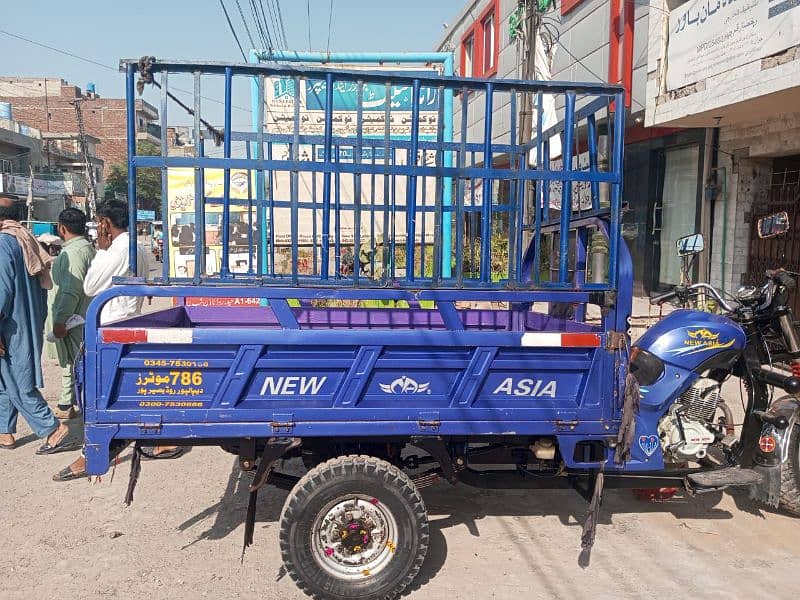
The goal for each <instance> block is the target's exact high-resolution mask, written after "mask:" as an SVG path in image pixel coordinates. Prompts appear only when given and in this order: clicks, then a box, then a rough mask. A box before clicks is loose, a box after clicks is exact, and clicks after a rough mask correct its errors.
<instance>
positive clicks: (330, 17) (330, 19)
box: [325, 0, 333, 54]
mask: <svg viewBox="0 0 800 600" xmlns="http://www.w3.org/2000/svg"><path fill="white" fill-rule="evenodd" d="M331 23H333V0H331V7H330V9H329V11H328V46H327V49H326V50H325V52H326V53H328V54H330V51H331Z"/></svg>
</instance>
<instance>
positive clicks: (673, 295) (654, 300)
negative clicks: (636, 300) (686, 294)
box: [650, 290, 678, 306]
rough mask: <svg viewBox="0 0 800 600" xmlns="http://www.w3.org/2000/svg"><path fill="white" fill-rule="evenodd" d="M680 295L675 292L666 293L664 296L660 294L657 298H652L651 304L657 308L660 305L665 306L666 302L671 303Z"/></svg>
mask: <svg viewBox="0 0 800 600" xmlns="http://www.w3.org/2000/svg"><path fill="white" fill-rule="evenodd" d="M677 297H678V293H677V292H676V291H675V290H672V291H670V292H664V293H663V294H658V295H656V296H650V304H652V305H653V306H657V305H659V304H664V302H669V301H670V300H672V299H673V298H677Z"/></svg>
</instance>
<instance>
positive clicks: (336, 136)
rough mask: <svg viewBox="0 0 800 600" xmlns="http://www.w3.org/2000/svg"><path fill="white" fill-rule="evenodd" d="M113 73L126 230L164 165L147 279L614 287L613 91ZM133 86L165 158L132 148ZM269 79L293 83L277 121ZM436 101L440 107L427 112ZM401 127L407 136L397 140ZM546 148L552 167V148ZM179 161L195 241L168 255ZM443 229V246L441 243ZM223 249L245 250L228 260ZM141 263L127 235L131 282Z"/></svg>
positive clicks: (213, 70) (411, 80)
mask: <svg viewBox="0 0 800 600" xmlns="http://www.w3.org/2000/svg"><path fill="white" fill-rule="evenodd" d="M122 69H123V70H124V71H125V72H126V76H127V88H126V89H127V99H128V104H127V111H128V114H127V128H128V129H127V132H128V156H129V159H128V169H129V181H128V198H129V203H130V206H131V207H132V210H131V211H130V212H131V228H132V230H133V228H134V227H135V212H136V211H135V210H134V208H135V207H136V206H137V205H138V203H137V192H136V179H137V172H138V171H139V170H140V169H144V168H150V169H152V168H156V169H159V170H160V172H161V181H162V218H163V219H164V232H165V236H164V237H165V251H164V254H163V255H164V263H163V269H162V274H161V276H160V277H158V278H157V279H156V281H155V283H157V284H158V283H172V284H190V285H205V284H236V285H243V284H256V285H282V286H293V287H297V286H307V287H317V286H336V287H357V288H387V287H388V288H411V289H445V290H446V289H461V288H472V289H479V290H489V289H498V288H500V289H507V290H552V291H555V290H560V291H572V292H576V291H581V292H587V291H607V290H614V289H616V288H617V287H618V279H619V276H620V274H619V264H618V263H619V256H620V244H621V241H620V218H621V186H622V156H623V133H624V109H623V108H622V107H624V96H623V94H624V92H623V90H622V88H620V87H618V86H611V85H603V84H583V83H558V82H543V81H513V80H494V79H488V80H479V79H466V78H456V77H441V76H436V75H428V74H425V73H422V74H420V73H412V74H409V73H408V72H405V73H404V72H387V71H360V70H339V69H337V70H330V69H319V68H313V69H312V68H303V67H296V66H291V67H287V66H279V65H255V64H238V65H230V64H213V63H188V62H176V61H156V60H154V59H149V60H140V61H123V62H122ZM175 74H177V75H178V76H179V77H191V78H192V80H193V82H194V86H193V90H192V93H193V94H192V95H193V100H192V102H190V103H182V102H180V101H178V99H177V97H176V96H175V95H174V94H173V93H172V92H171V91H170V81H169V76H170V75H175ZM137 76H138V77H139V78H140V82H141V83H145V84H147V83H154V84H156V85H157V86H158V87H159V88H160V94H161V104H160V120H161V131H162V139H161V152H160V155H159V156H143V155H139V154H137V151H136V129H137V118H136V117H137V115H136V103H135V99H136V88H137ZM212 80H214V81H216V82H217V87H219V83H220V82H221V83H222V89H223V90H224V91H223V94H224V97H223V98H222V99H221V100H220V102H221V104H222V109H223V110H222V119H221V120H222V124H221V126H214V125H212V124H210V123H209V121H208V118H206V119H204V118H203V116H202V111H201V108H202V99H203V98H204V94H208V93H209V92H207V91H205V90H206V89H207V88H206V86H207V85H208V82H210V81H212ZM237 80H241V81H243V83H244V84H246V85H247V86H248V89H249V88H250V86H251V85H252V86H254V87H255V89H256V94H255V95H256V96H257V102H256V114H255V115H254V118H253V122H254V127H253V128H252V129H249V128H248V129H246V130H242V131H237V130H235V129H234V128H233V127H232V110H233V108H234V105H233V95H234V94H233V90H234V84H235V82H236V81H237ZM276 82H284V83H285V84H286V88H287V89H294V90H295V93H294V95H293V96H292V95H291V94H289V95H288V96H287V98H288V99H287V98H284V104H283V112H282V114H281V119H282V120H281V123H282V124H283V126H282V127H278V123H279V121H278V120H277V119H276V118H275V115H273V114H270V111H269V106H268V104H267V102H266V101H267V96H268V92H269V93H272V92H271V91H270V87H269V86H270V85H272V86H274V85H275V84H276ZM213 86H214V84H213V83H212V84H211V87H213ZM337 86H338V87H337ZM344 87H347V88H348V89H350V90H352V91H353V94H354V97H355V102H354V105H353V106H349V107H347V108H346V110H345V111H344V113H345V114H344V116H343V110H342V108H341V107H339V106H337V105H336V98H335V93H334V92H335V91H336V90H338V89H343V88H344ZM310 88H313V89H315V90H316V91H317V96H316V98H315V99H314V102H316V103H317V104H318V106H316V107H315V108H316V109H317V110H316V113H315V116H314V119H316V121H315V127H310V126H309V127H307V124H308V119H309V113H308V110H309V102H310V100H309V95H308V94H306V96H305V97H304V96H303V95H302V94H301V93H299V90H301V89H306V90H307V89H310ZM381 89H384V90H385V92H384V96H383V98H384V102H383V106H382V110H380V111H375V110H374V104H375V103H374V102H373V103H372V104H369V102H370V98H368V95H369V94H372V97H374V95H375V94H376V91H375V90H378V91H380V90H381ZM398 90H401V92H398ZM399 93H402V94H404V96H403V98H405V100H406V101H405V102H404V103H400V102H398V103H395V104H397V105H398V106H393V102H390V99H391V98H392V97H393V96H395V95H396V94H399ZM378 95H380V94H378ZM526 95H527V96H528V97H529V98H530V100H531V103H530V105H531V106H533V107H534V112H533V118H532V122H533V127H532V129H533V131H532V136H531V139H532V141H531V142H529V143H525V144H520V143H518V139H519V137H520V134H519V123H518V119H517V113H518V107H519V106H522V105H521V104H520V103H521V102H522V101H523V98H524V97H525V96H526ZM432 98H434V99H435V102H433V103H432V101H431V99H432ZM547 99H550V100H551V101H552V102H553V105H554V106H557V107H558V111H559V112H560V113H562V114H563V118H562V119H561V120H560V121H559V122H558V123H553V122H552V118H551V117H552V115H548V114H547V110H546V105H547ZM446 101H447V102H450V101H451V102H452V103H453V109H454V115H455V118H454V127H453V133H452V139H449V138H450V136H449V135H448V136H445V128H444V123H443V118H442V115H443V113H444V110H445V102H446ZM175 102H178V103H179V104H183V108H184V109H186V110H187V111H189V112H191V113H192V114H193V119H194V122H193V135H194V140H195V144H194V152H193V155H191V156H170V155H169V148H168V143H167V139H166V132H167V126H168V124H169V116H170V115H171V114H172V112H171V111H172V110H173V109H175V108H176V104H175ZM400 104H403V106H399V105H400ZM431 104H432V105H433V106H434V109H433V110H429V111H428V112H427V113H426V115H423V114H421V113H422V112H424V111H423V110H422V108H424V107H426V106H427V105H431ZM615 108H616V109H618V110H615ZM345 119H350V123H351V125H352V129H353V132H352V133H351V134H349V135H342V134H340V133H339V132H338V130H337V123H339V122H340V121H343V120H345ZM402 120H404V123H403V125H404V127H405V130H404V132H405V133H401V134H398V133H397V132H396V130H397V127H398V123H400V121H402ZM367 124H369V125H370V126H369V127H367V126H366V125H367ZM316 130H318V131H316ZM423 130H424V131H423ZM425 132H427V134H426V133H425ZM210 140H214V141H215V142H216V143H218V144H220V145H221V151H222V156H211V155H210V154H211V153H210V152H208V147H209V141H210ZM556 140H557V142H558V144H557V145H559V146H560V147H561V149H562V152H561V157H560V159H558V158H557V157H554V156H551V151H552V150H553V146H554V144H555V143H556ZM553 153H554V152H553ZM173 169H190V170H191V172H192V174H193V175H192V176H193V195H194V204H193V213H194V214H193V215H192V219H193V220H192V223H193V224H194V231H195V234H194V236H193V239H192V240H191V243H190V244H186V243H184V244H181V247H179V248H175V247H174V246H175V245H176V244H174V240H173V239H171V236H170V235H168V232H169V227H170V223H169V222H168V216H169V214H170V207H169V205H168V198H169V196H170V189H169V185H168V180H169V173H170V171H171V170H173ZM213 171H217V172H219V171H221V173H222V186H221V194H219V195H214V194H209V193H208V190H207V187H206V179H207V178H208V177H209V176H210V174H211V173H212V172H213ZM232 172H233V173H234V174H236V173H237V172H238V173H246V177H244V178H242V182H246V183H243V185H242V187H243V188H246V191H244V192H243V193H242V194H239V195H238V196H237V195H236V194H232V183H231V180H232ZM559 187H560V189H558V188H559ZM235 217H237V218H238V220H236V219H235ZM212 221H213V223H214V224H213V227H216V231H217V232H218V234H219V235H218V239H216V238H215V239H214V240H213V243H214V244H216V246H217V247H218V251H217V252H216V254H209V246H210V245H212V241H211V240H210V239H209V234H208V227H209V226H210V225H209V223H210V222H212ZM237 223H238V224H239V225H240V226H241V229H242V230H243V231H244V234H242V233H241V231H238V232H237V229H236V227H237ZM598 223H600V226H598ZM448 228H451V229H452V231H453V235H452V237H451V236H442V231H443V229H448ZM593 232H597V233H598V234H600V235H602V236H604V237H606V238H607V240H608V260H607V263H606V264H607V271H606V272H605V273H602V274H600V275H599V276H598V274H597V273H595V274H593V276H592V278H591V280H590V282H587V279H586V262H587V261H586V255H587V248H588V244H589V236H590V235H591V234H592V233H593ZM443 240H444V241H445V242H449V243H444V242H443ZM175 252H178V253H177V254H176V253H175ZM234 255H236V256H239V257H242V256H243V257H245V258H244V259H243V260H240V261H233V260H232V256H234ZM281 257H283V259H284V260H283V263H281ZM136 258H137V256H136V237H135V236H131V249H130V264H131V266H132V270H133V272H134V273H135V272H136V267H135V265H136ZM178 258H180V259H181V260H184V259H185V260H189V259H191V260H192V262H193V265H194V266H193V272H192V273H188V272H187V273H180V274H179V273H178V272H177V270H176V269H175V264H173V263H174V262H175V260H177V259H178ZM212 260H213V264H212V263H211V261H212ZM234 262H235V264H234ZM442 265H448V266H449V267H450V268H445V269H443V268H442ZM448 272H449V274H450V276H446V275H447V274H448ZM124 282H125V283H137V282H138V283H141V280H140V279H137V278H127V279H126V280H125V281H124ZM151 283H152V282H151Z"/></svg>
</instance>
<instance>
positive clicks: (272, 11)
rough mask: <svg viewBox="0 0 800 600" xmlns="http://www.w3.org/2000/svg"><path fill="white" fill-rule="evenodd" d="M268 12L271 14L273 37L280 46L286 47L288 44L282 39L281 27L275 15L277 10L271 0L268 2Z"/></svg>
mask: <svg viewBox="0 0 800 600" xmlns="http://www.w3.org/2000/svg"><path fill="white" fill-rule="evenodd" d="M267 12H269V18H270V22H271V23H272V37H273V39H275V40H276V41H277V42H278V45H280V46H282V47H284V48H285V47H286V42H284V41H283V38H282V37H281V31H280V26H279V25H278V16H277V15H276V14H275V8H274V7H273V5H272V2H270V0H267Z"/></svg>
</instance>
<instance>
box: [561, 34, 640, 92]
mask: <svg viewBox="0 0 800 600" xmlns="http://www.w3.org/2000/svg"><path fill="white" fill-rule="evenodd" d="M556 43H557V44H558V45H559V46H561V48H562V49H563V50H564V52H566V53H567V54H568V55H569V56H570V57H571V58H572V60H574V61H575V62H577V63H578V64H579V65H581V66H582V67H583V68H584V69H586V70H587V71H588V72H589V74H590V75H592V76H593V77H596V78H597V80H598V81H600V82H604V81H605V80H606V78H605V77H602V76H600V75H598V74H597V73H595V72H594V71H592V70H591V69H590V68H589V67H587V66H586V63H584V62H583V61H582V60H581V59H579V58H578V57H577V56H575V55H574V54H573V53H572V52H570V50H569V48H567V47H566V46H565V45H564V42H562V41H561V40H560V39H556ZM631 102H635V103H636V104H638V105H639V106H640V107H642V108H645V106H644V105H643V104H642V103H641V102H639V101H637V100H634V98H633V92H632V91H631Z"/></svg>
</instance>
